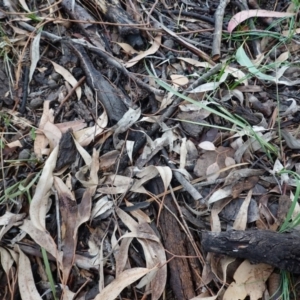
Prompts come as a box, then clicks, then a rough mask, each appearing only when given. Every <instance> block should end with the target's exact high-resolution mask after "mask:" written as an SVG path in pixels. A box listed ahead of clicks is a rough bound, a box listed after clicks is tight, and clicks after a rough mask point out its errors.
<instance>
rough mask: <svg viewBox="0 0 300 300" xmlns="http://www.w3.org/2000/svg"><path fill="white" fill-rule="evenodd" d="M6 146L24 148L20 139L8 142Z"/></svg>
mask: <svg viewBox="0 0 300 300" xmlns="http://www.w3.org/2000/svg"><path fill="white" fill-rule="evenodd" d="M5 146H7V147H8V148H15V147H20V148H23V145H22V144H21V142H20V140H16V141H13V142H10V143H7V144H6V145H5Z"/></svg>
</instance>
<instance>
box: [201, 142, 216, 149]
mask: <svg viewBox="0 0 300 300" xmlns="http://www.w3.org/2000/svg"><path fill="white" fill-rule="evenodd" d="M198 146H199V148H201V149H203V150H207V151H215V150H216V147H215V145H214V144H213V143H212V142H208V141H205V142H202V143H200V144H199V145H198Z"/></svg>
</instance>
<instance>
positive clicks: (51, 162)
mask: <svg viewBox="0 0 300 300" xmlns="http://www.w3.org/2000/svg"><path fill="white" fill-rule="evenodd" d="M57 154H58V146H56V147H55V148H54V150H53V151H52V153H51V154H50V156H49V157H48V159H47V160H46V163H45V166H44V168H43V172H42V174H41V177H40V180H39V182H38V184H37V187H36V190H35V194H34V195H33V198H32V201H31V203H30V209H29V214H30V219H31V221H32V223H33V225H34V226H35V227H36V228H37V229H39V230H41V231H46V228H45V222H46V221H45V218H46V212H47V205H48V200H49V199H48V198H49V190H50V189H51V187H52V183H53V170H54V168H55V165H56V160H57Z"/></svg>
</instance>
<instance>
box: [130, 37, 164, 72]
mask: <svg viewBox="0 0 300 300" xmlns="http://www.w3.org/2000/svg"><path fill="white" fill-rule="evenodd" d="M161 37H162V34H161V33H159V34H157V36H156V37H155V38H154V40H153V43H152V46H151V47H150V48H149V49H148V50H146V51H145V52H143V53H140V54H138V55H137V56H136V57H134V58H132V59H131V60H129V61H128V62H127V63H125V64H124V67H125V68H130V67H132V66H134V65H135V64H136V63H138V62H139V61H140V60H141V59H143V58H144V57H146V56H148V55H151V54H154V53H155V52H156V51H157V50H158V49H159V47H160V44H161Z"/></svg>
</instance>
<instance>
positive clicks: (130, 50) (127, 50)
mask: <svg viewBox="0 0 300 300" xmlns="http://www.w3.org/2000/svg"><path fill="white" fill-rule="evenodd" d="M116 44H118V45H119V46H120V47H121V48H122V49H123V50H124V51H125V53H127V54H129V55H133V54H140V53H141V52H139V51H136V50H135V49H134V48H133V47H131V46H130V45H129V44H126V43H116Z"/></svg>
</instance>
